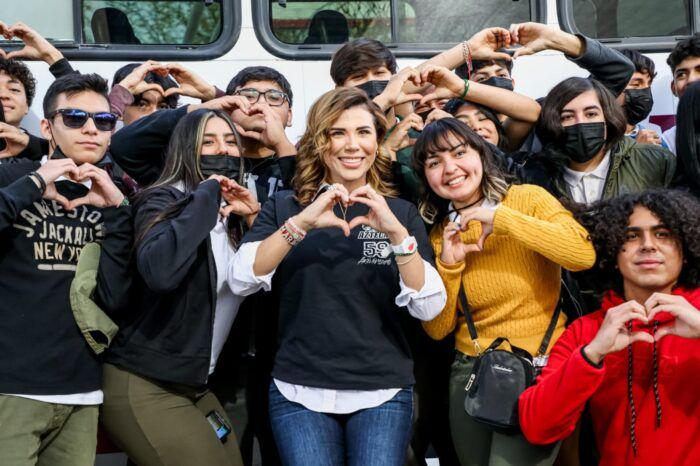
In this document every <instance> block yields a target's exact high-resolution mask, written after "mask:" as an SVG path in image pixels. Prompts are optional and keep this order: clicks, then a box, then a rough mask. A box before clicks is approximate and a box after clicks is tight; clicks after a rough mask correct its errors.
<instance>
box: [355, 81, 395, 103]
mask: <svg viewBox="0 0 700 466" xmlns="http://www.w3.org/2000/svg"><path fill="white" fill-rule="evenodd" d="M387 84H389V81H367V82H364V83H362V84H360V85H358V86H355V87H357V88H358V89H362V90H363V91H365V92H366V93H367V95H368V96H369V98H370V99H374V98H375V97H377V96H378V95H379V94H381V93H382V92H384V89H385V88H386V85H387Z"/></svg>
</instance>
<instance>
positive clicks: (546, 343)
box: [535, 296, 564, 356]
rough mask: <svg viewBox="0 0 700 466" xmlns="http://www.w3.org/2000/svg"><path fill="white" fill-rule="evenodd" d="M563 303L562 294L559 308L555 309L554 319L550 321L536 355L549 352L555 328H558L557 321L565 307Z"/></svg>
mask: <svg viewBox="0 0 700 466" xmlns="http://www.w3.org/2000/svg"><path fill="white" fill-rule="evenodd" d="M563 303H564V298H563V297H562V296H559V301H558V302H557V308H556V309H555V310H554V314H552V320H550V321H549V327H547V332H545V334H544V338H542V343H540V347H539V349H538V350H537V354H536V355H535V356H544V355H545V354H547V348H548V347H549V342H550V341H551V340H552V335H554V330H555V329H556V328H557V322H559V314H561V308H562V307H563Z"/></svg>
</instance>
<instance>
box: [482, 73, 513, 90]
mask: <svg viewBox="0 0 700 466" xmlns="http://www.w3.org/2000/svg"><path fill="white" fill-rule="evenodd" d="M480 84H486V85H487V86H493V87H498V88H500V89H506V90H508V91H512V90H513V80H512V79H508V78H501V77H499V76H491V77H490V78H489V79H487V80H485V81H481V83H480Z"/></svg>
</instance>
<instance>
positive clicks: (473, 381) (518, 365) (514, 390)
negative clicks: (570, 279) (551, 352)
mask: <svg viewBox="0 0 700 466" xmlns="http://www.w3.org/2000/svg"><path fill="white" fill-rule="evenodd" d="M459 298H460V301H461V303H462V310H463V312H464V317H465V319H466V321H467V328H468V329H469V335H470V336H471V339H472V343H473V344H474V347H475V348H476V350H477V356H476V362H475V363H474V367H473V368H472V372H471V374H470V375H469V378H468V379H467V385H466V387H465V388H464V389H465V390H466V392H467V395H466V397H465V398H464V410H465V411H466V412H467V414H469V416H470V417H472V418H473V419H474V420H475V421H478V422H480V423H483V424H486V425H488V426H490V427H491V428H493V429H494V430H499V431H504V432H512V431H517V430H518V429H519V421H518V398H520V394H521V393H522V392H523V391H525V389H526V388H527V387H529V386H530V385H532V384H533V383H534V381H535V377H536V376H537V374H538V373H539V370H540V369H541V368H542V367H544V366H545V365H546V360H547V358H546V356H545V355H546V354H547V348H548V347H549V342H550V340H551V339H552V335H553V334H554V329H555V328H556V326H557V321H558V320H559V314H560V313H561V307H562V306H561V298H560V300H559V304H558V305H557V309H556V310H555V311H554V315H552V320H551V321H550V322H549V327H547V332H546V333H545V335H544V338H543V339H542V343H541V344H540V347H539V349H538V350H537V356H536V357H535V358H534V359H533V357H532V356H531V355H530V353H528V352H527V351H525V350H524V349H522V348H518V347H517V346H513V345H510V347H511V349H512V352H511V351H506V350H503V349H498V348H499V347H500V346H501V345H502V344H503V343H505V342H508V343H510V342H509V341H508V339H507V338H505V337H499V338H496V339H495V340H494V341H493V343H491V345H489V347H488V348H486V350H485V351H483V352H482V351H481V347H480V346H479V343H478V340H477V334H476V326H475V325H474V319H473V317H472V313H471V309H470V307H469V302H468V301H467V295H466V293H465V292H464V285H462V286H461V287H460V290H459Z"/></svg>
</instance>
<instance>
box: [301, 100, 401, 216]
mask: <svg viewBox="0 0 700 466" xmlns="http://www.w3.org/2000/svg"><path fill="white" fill-rule="evenodd" d="M354 107H362V108H364V109H366V110H367V111H368V112H369V113H370V114H372V117H373V120H374V129H375V131H376V133H377V147H378V150H377V157H376V159H375V160H374V163H373V164H372V166H371V167H370V169H369V171H368V172H367V183H368V184H369V185H370V186H372V188H374V189H375V190H376V191H377V192H378V193H379V194H381V195H382V196H387V197H395V196H396V191H394V188H393V187H392V185H391V158H390V157H389V155H388V154H387V153H386V152H385V151H384V150H383V148H382V147H381V143H382V141H384V137H385V136H386V132H387V123H386V118H385V117H384V114H383V113H382V111H381V109H380V108H379V107H378V106H377V104H375V103H374V102H372V100H371V99H370V98H369V97H367V94H366V93H365V92H364V91H362V90H360V89H357V88H355V87H339V88H337V89H334V90H332V91H330V92H326V93H325V94H323V95H322V96H321V97H320V98H319V99H318V100H317V101H316V102H314V104H313V105H312V106H311V109H310V110H309V116H308V119H307V123H306V132H304V135H303V136H302V137H301V140H300V141H299V153H298V154H297V157H296V159H297V164H296V172H295V174H294V178H293V179H292V188H293V189H294V192H295V194H296V198H297V201H298V202H299V204H301V205H303V206H305V205H308V204H310V203H311V202H312V201H313V199H314V197H315V196H316V193H317V192H318V189H319V187H320V186H321V184H322V183H323V182H324V181H328V177H329V172H328V167H326V164H325V162H324V161H323V155H324V154H326V153H327V152H328V151H329V150H330V147H331V141H330V134H329V133H330V129H331V128H332V127H333V124H334V123H335V122H336V121H338V118H340V115H341V114H342V113H343V112H344V111H346V110H348V109H350V108H354Z"/></svg>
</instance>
